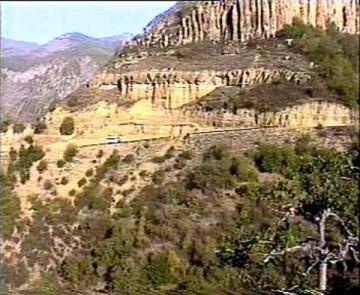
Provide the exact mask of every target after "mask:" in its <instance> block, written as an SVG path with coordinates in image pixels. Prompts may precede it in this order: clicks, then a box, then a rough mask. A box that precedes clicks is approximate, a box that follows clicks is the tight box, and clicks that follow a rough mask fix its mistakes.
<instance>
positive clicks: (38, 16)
mask: <svg viewBox="0 0 360 295" xmlns="http://www.w3.org/2000/svg"><path fill="white" fill-rule="evenodd" d="M175 2H176V1H56V2H50V1H41V2H40V1H24V2H16V1H6V2H5V1H0V4H1V37H5V38H10V39H14V40H19V41H27V42H36V43H39V44H44V43H46V42H49V41H50V40H52V39H53V38H55V37H58V36H60V35H62V34H65V33H73V32H79V33H83V34H85V35H88V36H91V37H98V38H99V37H109V36H112V35H118V34H121V33H132V34H138V33H141V32H142V28H143V27H145V26H146V25H147V24H148V23H149V22H150V21H151V20H152V19H153V18H154V17H155V16H156V15H158V14H159V13H161V12H164V11H165V10H167V9H168V8H170V7H171V6H172V5H174V4H175Z"/></svg>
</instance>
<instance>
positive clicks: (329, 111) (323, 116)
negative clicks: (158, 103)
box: [184, 101, 358, 128]
mask: <svg viewBox="0 0 360 295" xmlns="http://www.w3.org/2000/svg"><path fill="white" fill-rule="evenodd" d="M184 114H186V115H187V116H189V117H192V118H193V120H194V122H201V123H202V124H204V123H205V124H208V125H212V126H214V127H263V126H279V127H289V128H298V127H300V128H301V127H318V126H348V125H353V124H355V122H356V120H358V118H355V117H354V115H353V113H352V111H351V110H350V109H348V108H346V107H344V106H343V105H341V104H338V103H330V102H319V101H313V102H307V103H303V104H299V105H295V106H292V107H286V108H283V109H281V110H279V111H269V112H262V113H259V112H257V111H255V110H253V109H238V110H237V111H236V113H233V112H229V111H226V110H216V111H209V112H206V111H204V110H202V109H199V108H193V107H190V108H186V109H185V110H184Z"/></svg>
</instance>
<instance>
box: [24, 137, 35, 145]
mask: <svg viewBox="0 0 360 295" xmlns="http://www.w3.org/2000/svg"><path fill="white" fill-rule="evenodd" d="M24 141H25V142H27V143H28V144H33V143H34V139H33V138H32V136H31V135H28V136H26V137H25V138H24Z"/></svg>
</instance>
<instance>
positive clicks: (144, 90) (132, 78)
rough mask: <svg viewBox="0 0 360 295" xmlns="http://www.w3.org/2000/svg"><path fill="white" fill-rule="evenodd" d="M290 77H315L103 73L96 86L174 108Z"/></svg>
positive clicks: (301, 75) (293, 77) (294, 76)
mask: <svg viewBox="0 0 360 295" xmlns="http://www.w3.org/2000/svg"><path fill="white" fill-rule="evenodd" d="M281 78H282V79H286V80H288V81H293V82H294V83H301V82H304V81H306V80H308V79H309V78H311V76H310V74H309V73H306V72H293V71H290V70H282V69H278V70H276V69H275V70H274V69H265V68H250V69H237V70H232V71H217V72H216V71H199V72H185V71H172V70H164V71H157V70H153V71H147V72H136V71H134V72H128V73H125V74H107V73H102V74H101V75H99V76H98V79H97V80H96V82H95V83H97V84H95V85H92V86H93V87H96V88H99V89H103V90H108V89H113V88H118V89H119V92H120V93H121V95H122V96H123V97H125V98H127V99H130V100H135V101H137V100H141V99H148V100H149V101H150V102H151V105H154V106H162V107H164V108H166V109H174V108H177V107H180V106H182V105H184V104H187V103H189V102H192V101H195V100H197V99H199V98H201V97H203V96H205V95H206V94H208V93H210V92H211V91H213V90H214V89H216V88H217V87H222V86H239V87H241V88H244V87H250V86H253V85H257V84H262V83H271V82H273V81H274V80H278V79H281Z"/></svg>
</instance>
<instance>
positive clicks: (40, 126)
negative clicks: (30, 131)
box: [32, 121, 47, 134]
mask: <svg viewBox="0 0 360 295" xmlns="http://www.w3.org/2000/svg"><path fill="white" fill-rule="evenodd" d="M32 127H33V128H34V133H35V134H42V133H44V130H45V129H46V128H47V126H46V124H45V122H43V121H39V122H37V123H36V124H35V125H33V126H32Z"/></svg>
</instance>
